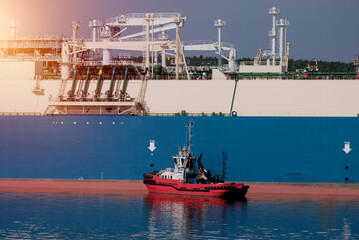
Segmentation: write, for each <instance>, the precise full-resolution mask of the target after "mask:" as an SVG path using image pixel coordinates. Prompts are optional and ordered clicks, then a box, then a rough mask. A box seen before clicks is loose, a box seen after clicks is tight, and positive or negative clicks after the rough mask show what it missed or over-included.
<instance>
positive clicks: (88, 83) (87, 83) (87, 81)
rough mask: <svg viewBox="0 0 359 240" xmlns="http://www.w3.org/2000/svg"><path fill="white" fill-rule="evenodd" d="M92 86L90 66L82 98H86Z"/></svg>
mask: <svg viewBox="0 0 359 240" xmlns="http://www.w3.org/2000/svg"><path fill="white" fill-rule="evenodd" d="M89 87H90V67H88V68H87V73H86V81H85V87H84V89H83V90H82V98H86V96H87V93H88V91H89Z"/></svg>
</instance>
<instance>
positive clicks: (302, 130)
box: [0, 116, 359, 183]
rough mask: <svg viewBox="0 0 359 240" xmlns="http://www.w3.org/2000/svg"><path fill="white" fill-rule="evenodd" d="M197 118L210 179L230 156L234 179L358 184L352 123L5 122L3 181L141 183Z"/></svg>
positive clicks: (197, 148) (198, 147) (198, 148)
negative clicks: (224, 157) (346, 146)
mask: <svg viewBox="0 0 359 240" xmlns="http://www.w3.org/2000/svg"><path fill="white" fill-rule="evenodd" d="M191 119H193V120H194V122H195V124H196V127H195V128H194V129H193V133H194V138H193V150H194V154H195V155H196V156H197V157H198V156H199V155H200V153H203V158H202V161H203V163H204V166H205V167H206V168H207V169H211V172H212V175H214V174H221V171H222V153H223V152H225V153H226V154H228V158H227V162H226V168H227V170H226V180H228V181H256V182H336V183H342V182H358V181H359V161H358V159H359V151H358V150H359V118H351V117H135V116H2V117H0V178H50V179H79V178H81V177H82V178H84V179H102V178H103V179H126V180H140V179H142V174H143V173H144V172H149V171H151V169H150V168H149V165H150V164H151V163H154V164H155V168H156V169H164V168H166V167H172V165H173V164H172V160H171V156H172V155H175V154H176V153H177V149H178V147H181V146H183V145H184V144H185V142H186V131H187V129H186V128H185V125H186V124H187V123H188V122H189V120H191ZM150 140H155V147H156V149H155V150H154V151H153V152H151V151H150V150H149V148H148V147H149V144H150ZM345 142H350V148H351V149H352V150H351V151H350V152H349V153H348V154H346V153H345V152H344V151H343V148H344V143H345Z"/></svg>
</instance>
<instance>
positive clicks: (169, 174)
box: [143, 121, 249, 198]
mask: <svg viewBox="0 0 359 240" xmlns="http://www.w3.org/2000/svg"><path fill="white" fill-rule="evenodd" d="M187 127H188V129H189V130H188V143H187V147H183V148H179V152H178V155H176V156H173V162H174V168H167V169H165V170H160V171H156V170H154V169H153V172H152V173H145V174H143V183H144V184H145V185H146V187H147V188H148V190H149V191H150V192H158V193H170V194H186V195H200V196H214V197H225V198H244V197H245V195H246V193H247V191H248V188H249V186H247V185H244V184H243V183H225V182H224V181H220V180H218V179H214V178H212V177H211V176H210V174H209V171H207V170H206V169H205V168H204V167H203V164H202V162H201V157H202V154H201V155H200V157H199V158H198V159H197V158H196V157H195V156H194V154H193V152H192V149H191V137H192V128H193V127H194V124H193V121H190V122H189V124H188V125H187ZM196 163H198V164H196ZM151 167H153V165H152V164H151Z"/></svg>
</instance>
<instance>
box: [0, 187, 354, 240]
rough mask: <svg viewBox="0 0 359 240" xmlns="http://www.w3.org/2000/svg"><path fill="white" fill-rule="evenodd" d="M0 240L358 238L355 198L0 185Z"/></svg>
mask: <svg viewBox="0 0 359 240" xmlns="http://www.w3.org/2000/svg"><path fill="white" fill-rule="evenodd" d="M0 239H279V240H280V239H359V199H358V198H357V196H349V197H345V196H335V197H329V196H321V197H318V196H312V195H307V196H303V195H302V196H299V195H270V194H267V195H259V194H250V195H249V196H248V197H247V200H246V201H226V200H224V199H221V198H210V197H191V196H177V195H164V194H154V193H147V192H137V193H134V192H131V193H128V192H117V191H110V192H104V191H97V192H96V191H92V192H81V191H80V192H79V191H73V190H71V191H66V190H57V191H55V192H54V191H46V190H40V191H35V190H28V189H27V190H21V189H17V190H14V189H0Z"/></svg>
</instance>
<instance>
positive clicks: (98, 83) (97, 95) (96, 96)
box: [95, 67, 103, 99]
mask: <svg viewBox="0 0 359 240" xmlns="http://www.w3.org/2000/svg"><path fill="white" fill-rule="evenodd" d="M102 69H103V67H100V70H99V71H98V80H97V85H96V90H95V98H96V99H97V98H99V97H100V94H101V88H102V73H103V72H102Z"/></svg>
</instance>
